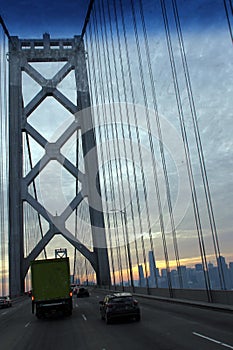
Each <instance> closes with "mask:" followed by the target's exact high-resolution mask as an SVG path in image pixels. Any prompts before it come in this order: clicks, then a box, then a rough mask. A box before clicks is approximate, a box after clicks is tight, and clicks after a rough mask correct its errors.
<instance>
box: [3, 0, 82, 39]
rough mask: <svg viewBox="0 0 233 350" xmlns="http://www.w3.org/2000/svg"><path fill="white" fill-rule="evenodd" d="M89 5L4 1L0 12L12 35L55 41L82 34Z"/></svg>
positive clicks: (71, 1)
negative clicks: (52, 38) (45, 35)
mask: <svg viewBox="0 0 233 350" xmlns="http://www.w3.org/2000/svg"><path fill="white" fill-rule="evenodd" d="M87 7H88V1H82V0H69V1H54V0H51V1H45V0H41V1H35V0H33V1H29V0H19V1H15V0H9V1H4V2H3V1H1V5H0V12H1V15H2V17H3V19H4V21H5V23H6V25H7V27H8V30H9V32H10V34H11V35H17V36H19V37H24V38H27V37H30V38H33V37H36V38H40V37H41V36H42V34H43V33H45V32H47V33H50V34H51V36H53V37H57V36H59V37H67V36H68V37H70V36H73V35H78V34H80V32H81V30H82V26H83V23H84V18H85V16H86V11H87Z"/></svg>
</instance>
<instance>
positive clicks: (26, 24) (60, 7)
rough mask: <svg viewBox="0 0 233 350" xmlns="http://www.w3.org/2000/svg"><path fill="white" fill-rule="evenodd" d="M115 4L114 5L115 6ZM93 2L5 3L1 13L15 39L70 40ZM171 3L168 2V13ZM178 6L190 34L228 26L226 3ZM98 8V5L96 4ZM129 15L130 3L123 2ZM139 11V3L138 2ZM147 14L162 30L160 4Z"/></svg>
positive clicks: (189, 1) (202, 0)
mask: <svg viewBox="0 0 233 350" xmlns="http://www.w3.org/2000/svg"><path fill="white" fill-rule="evenodd" d="M111 2H112V1H110V3H111ZM88 3H89V1H85V0H69V1H55V0H51V1H45V0H41V1H35V0H32V1H30V0H19V1H16V0H8V1H3V0H2V1H1V4H0V13H1V15H2V17H3V19H4V21H5V22H6V25H7V27H8V29H9V32H10V34H11V35H18V36H19V37H25V38H26V37H41V35H42V34H43V33H45V32H48V33H50V34H51V36H53V37H56V36H57V37H67V36H73V35H78V34H79V33H80V32H81V30H82V27H83V23H84V19H85V16H86V12H87V8H88ZM170 4H171V1H167V6H168V12H169V11H170V9H169V8H170ZM177 4H178V6H179V10H180V16H181V18H182V24H183V26H184V28H185V27H186V26H187V29H188V30H190V29H191V30H195V31H196V30H197V31H199V30H205V28H208V27H209V26H210V25H212V26H214V29H215V30H216V31H218V30H220V28H221V27H222V26H226V18H225V14H224V11H222V10H223V1H222V0H197V1H194V0H178V1H177ZM96 6H98V1H96ZM123 6H124V10H125V11H126V12H127V8H128V7H129V2H125V1H123ZM135 6H136V8H137V2H135ZM143 6H144V8H145V11H148V10H149V12H147V13H151V18H150V22H149V23H151V25H152V26H154V25H155V26H157V25H158V26H162V23H161V22H160V20H158V18H156V17H155V16H154V15H153V14H154V11H157V10H159V11H161V10H160V1H151V0H147V1H143Z"/></svg>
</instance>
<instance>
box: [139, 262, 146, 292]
mask: <svg viewBox="0 0 233 350" xmlns="http://www.w3.org/2000/svg"><path fill="white" fill-rule="evenodd" d="M138 274H139V286H140V287H146V279H145V276H144V271H143V266H142V265H138Z"/></svg>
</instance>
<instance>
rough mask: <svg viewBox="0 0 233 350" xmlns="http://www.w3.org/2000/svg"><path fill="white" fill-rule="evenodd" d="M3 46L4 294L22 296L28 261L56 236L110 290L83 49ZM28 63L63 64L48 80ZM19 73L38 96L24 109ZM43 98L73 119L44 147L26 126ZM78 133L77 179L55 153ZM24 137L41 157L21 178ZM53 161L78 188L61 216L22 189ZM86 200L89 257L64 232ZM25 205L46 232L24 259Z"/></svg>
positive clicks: (51, 43)
mask: <svg viewBox="0 0 233 350" xmlns="http://www.w3.org/2000/svg"><path fill="white" fill-rule="evenodd" d="M10 39H11V40H10V41H9V84H10V86H9V101H10V105H9V276H10V277H9V278H10V293H11V295H17V294H19V293H21V292H23V291H24V278H25V275H26V273H27V271H28V268H29V266H30V261H32V260H34V259H35V258H36V257H37V256H38V255H39V254H40V253H41V251H42V250H43V249H44V248H45V246H46V245H47V244H48V242H49V241H50V240H51V238H52V237H53V236H54V235H56V234H62V235H63V236H64V237H65V238H66V239H67V240H68V241H69V242H70V243H71V244H72V245H73V246H75V247H76V248H77V249H78V250H79V251H80V252H81V253H82V254H83V255H84V256H85V257H86V258H87V259H88V260H89V261H90V263H91V265H92V266H93V268H94V270H95V272H96V277H97V283H98V285H109V284H110V269H109V261H108V253H107V245H106V236H105V228H104V217H103V211H102V201H101V195H100V184H99V177H98V159H97V151H96V144H95V135H94V130H93V124H92V114H91V109H90V105H91V104H90V96H89V88H88V78H87V69H86V56H85V50H84V43H83V41H82V40H81V37H80V36H74V38H72V39H53V40H51V39H50V35H49V34H44V35H43V39H19V38H18V37H13V36H12V37H11V38H10ZM30 62H65V64H64V66H63V67H62V68H61V69H60V70H59V71H58V72H57V73H56V74H55V75H54V77H53V78H52V79H46V78H45V77H43V76H42V75H41V74H40V73H39V72H38V71H37V70H36V69H35V68H33V66H32V65H30ZM71 70H74V72H75V81H76V90H77V103H76V104H73V103H72V102H71V101H70V100H69V99H68V98H67V97H66V96H65V95H64V94H62V93H61V92H60V91H59V90H58V89H57V85H58V84H59V83H60V82H61V81H62V80H63V79H64V78H65V77H66V76H67V74H69V72H70V71H71ZM23 71H25V72H26V73H27V74H28V75H29V76H30V77H31V78H32V79H34V80H35V81H36V82H37V83H38V84H39V85H40V86H41V90H40V91H39V93H38V94H36V95H35V96H34V97H33V99H32V100H31V101H30V102H29V103H28V104H27V105H26V106H24V103H23V93H22V72H23ZM47 96H52V97H53V98H55V99H56V100H57V101H58V102H59V103H60V104H61V105H62V106H63V107H65V108H66V109H67V110H68V111H69V112H71V113H72V114H73V115H74V121H73V123H72V124H71V125H69V126H68V127H67V129H66V130H65V131H64V132H63V134H62V135H61V136H60V137H59V139H58V140H57V141H56V142H53V143H50V142H48V141H47V140H46V139H45V138H44V137H43V135H41V134H40V133H39V132H38V131H37V130H35V128H33V127H32V126H31V125H30V124H29V123H28V121H27V119H28V117H29V116H30V115H31V113H32V112H33V111H34V110H35V109H36V108H37V107H38V106H39V105H40V104H41V102H43V101H44V100H45V99H46V97H47ZM77 130H81V135H82V149H83V157H84V158H83V159H84V167H85V173H82V172H81V171H80V170H79V169H77V168H76V166H74V165H73V164H72V163H71V162H70V161H69V160H68V159H66V158H65V157H64V156H63V155H62V153H61V147H62V146H63V145H64V144H65V142H66V141H67V140H68V139H69V138H71V136H72V135H73V134H74V132H75V131H77ZM24 132H26V133H27V134H29V135H30V136H31V137H32V138H33V139H34V140H35V141H36V142H37V143H38V144H39V145H40V146H42V147H43V148H44V151H45V154H44V156H43V157H42V158H41V159H40V161H39V162H38V163H37V164H36V165H35V166H34V167H33V168H32V169H31V171H29V173H28V174H27V175H26V176H24V175H23V141H22V140H23V133H24ZM51 160H56V161H58V162H59V163H60V164H61V165H62V166H63V167H64V168H66V170H68V171H69V173H70V174H72V175H73V176H74V178H75V180H76V179H77V180H78V181H79V182H80V183H81V187H82V189H81V191H80V192H79V193H77V195H76V196H75V198H74V199H73V200H72V202H71V203H69V205H68V206H67V208H66V209H65V210H64V211H63V212H62V214H61V215H56V216H54V215H52V214H51V213H49V212H48V210H46V209H45V208H44V207H43V205H41V204H40V203H39V202H38V201H37V198H34V197H33V196H31V195H30V193H29V191H28V187H29V186H30V184H31V183H32V182H33V181H34V180H35V178H36V176H38V174H39V173H40V172H41V171H42V170H43V169H44V167H45V166H46V165H47V164H48V163H49V162H50V161H51ZM85 197H87V198H88V204H89V212H90V221H91V229H92V241H93V251H90V250H89V249H88V248H87V247H86V246H85V245H83V244H82V243H81V242H80V241H79V240H78V239H77V238H75V237H74V235H72V234H71V232H70V231H68V229H67V228H66V220H67V219H68V218H69V217H70V215H71V214H72V212H73V211H74V210H75V209H76V208H77V207H78V205H79V204H80V203H81V202H82V200H83V199H84V198H85ZM24 202H27V203H29V204H30V205H31V206H32V207H33V208H34V209H35V210H36V212H37V213H38V214H39V215H41V216H43V217H44V219H45V220H46V221H47V222H48V224H49V229H48V231H47V232H46V233H45V234H44V236H43V238H42V239H41V240H40V242H39V243H38V244H37V245H36V246H35V247H34V248H33V250H32V251H31V253H30V254H29V255H28V256H24V222H23V210H24V208H23V203H24Z"/></svg>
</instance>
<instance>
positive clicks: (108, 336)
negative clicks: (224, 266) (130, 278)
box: [0, 290, 233, 350]
mask: <svg viewBox="0 0 233 350" xmlns="http://www.w3.org/2000/svg"><path fill="white" fill-rule="evenodd" d="M104 295H105V294H103V292H101V291H97V290H93V291H91V295H90V297H89V298H83V299H78V298H76V297H75V296H73V306H74V309H73V315H72V316H70V317H54V318H49V319H43V320H38V319H37V318H36V316H35V315H32V314H31V301H30V298H28V297H24V298H22V299H20V301H18V302H17V303H14V305H13V306H12V308H9V309H0V349H1V350H71V349H76V350H143V349H153V350H154V349H156V350H168V349H169V350H183V349H184V350H189V349H192V350H197V349H198V350H199V349H200V350H224V349H225V350H227V349H228V350H229V349H233V314H232V313H230V312H223V311H214V310H209V309H203V308H198V307H191V306H186V305H180V304H173V303H167V302H160V301H155V300H148V299H144V298H137V299H138V301H139V303H140V306H141V313H142V318H141V321H140V322H135V321H128V322H116V323H114V324H110V325H107V324H105V322H104V321H102V320H101V319H100V314H99V300H102V298H103V296H104Z"/></svg>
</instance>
